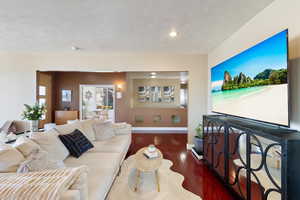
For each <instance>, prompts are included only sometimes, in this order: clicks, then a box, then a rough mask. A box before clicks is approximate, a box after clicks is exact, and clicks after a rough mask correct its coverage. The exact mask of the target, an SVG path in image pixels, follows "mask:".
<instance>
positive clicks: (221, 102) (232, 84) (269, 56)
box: [211, 30, 289, 126]
mask: <svg viewBox="0 0 300 200" xmlns="http://www.w3.org/2000/svg"><path fill="white" fill-rule="evenodd" d="M287 48H288V47H287V30H286V31H283V32H280V33H278V34H277V35H275V36H273V37H271V38H269V39H267V40H265V41H263V42H261V43H259V44H258V45H256V46H254V47H252V48H250V49H248V50H246V51H244V52H242V53H241V54H238V55H237V56H235V57H233V58H231V59H229V60H227V61H225V62H223V63H221V64H219V65H217V66H215V67H213V68H212V69H211V84H212V85H211V88H212V110H213V111H214V112H218V113H224V114H229V115H234V116H239V117H245V118H250V119H255V120H259V121H264V122H270V123H274V124H279V125H284V126H288V124H289V121H288V80H287V77H288V72H287Z"/></svg>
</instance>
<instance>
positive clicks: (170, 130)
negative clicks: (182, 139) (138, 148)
mask: <svg viewBox="0 0 300 200" xmlns="http://www.w3.org/2000/svg"><path fill="white" fill-rule="evenodd" d="M132 132H133V133H175V134H176V133H187V132H188V129H187V127H132Z"/></svg>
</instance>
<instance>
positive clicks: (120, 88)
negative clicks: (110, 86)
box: [117, 83, 123, 91]
mask: <svg viewBox="0 0 300 200" xmlns="http://www.w3.org/2000/svg"><path fill="white" fill-rule="evenodd" d="M122 88H123V85H122V84H120V83H119V84H117V91H121V90H122Z"/></svg>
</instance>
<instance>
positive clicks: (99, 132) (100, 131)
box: [94, 122, 115, 141]
mask: <svg viewBox="0 0 300 200" xmlns="http://www.w3.org/2000/svg"><path fill="white" fill-rule="evenodd" d="M94 129H95V136H96V141H103V140H107V139H110V138H112V137H113V136H115V133H114V130H113V126H112V123H111V122H102V123H97V124H95V125H94Z"/></svg>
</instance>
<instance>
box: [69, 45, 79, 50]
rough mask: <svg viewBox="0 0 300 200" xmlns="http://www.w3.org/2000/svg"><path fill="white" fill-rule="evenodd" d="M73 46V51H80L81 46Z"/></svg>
mask: <svg viewBox="0 0 300 200" xmlns="http://www.w3.org/2000/svg"><path fill="white" fill-rule="evenodd" d="M71 48H72V50H73V51H78V50H80V48H79V47H76V46H72V47H71Z"/></svg>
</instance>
